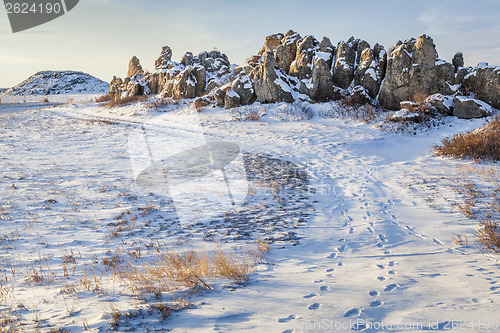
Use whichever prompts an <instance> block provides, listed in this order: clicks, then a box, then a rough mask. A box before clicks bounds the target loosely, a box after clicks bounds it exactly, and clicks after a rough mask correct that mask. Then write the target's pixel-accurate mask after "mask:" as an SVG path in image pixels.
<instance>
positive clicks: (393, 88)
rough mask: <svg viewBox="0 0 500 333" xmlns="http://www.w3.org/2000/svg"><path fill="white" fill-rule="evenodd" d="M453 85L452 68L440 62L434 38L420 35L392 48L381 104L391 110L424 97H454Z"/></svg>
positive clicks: (450, 65)
mask: <svg viewBox="0 0 500 333" xmlns="http://www.w3.org/2000/svg"><path fill="white" fill-rule="evenodd" d="M449 81H452V82H449ZM454 83H455V82H454V67H453V65H452V64H449V63H447V62H445V61H443V60H440V59H438V57H437V52H436V46H435V45H434V42H433V40H432V38H431V37H429V36H427V35H420V36H418V38H417V39H414V38H412V39H409V40H406V41H405V42H401V41H400V42H398V43H397V44H396V45H395V46H394V47H393V48H392V50H391V52H390V55H389V58H388V62H387V70H386V74H385V79H384V83H383V84H382V87H381V90H380V94H379V101H380V104H381V105H382V106H384V107H386V108H388V109H397V108H398V107H399V103H400V102H401V101H405V100H414V99H415V98H416V97H419V96H421V95H423V96H424V97H427V96H429V95H433V94H436V93H443V94H446V95H448V94H453V93H454V91H453V90H452V89H451V86H452V85H454Z"/></svg>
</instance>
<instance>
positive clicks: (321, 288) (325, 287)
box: [319, 286, 331, 291]
mask: <svg viewBox="0 0 500 333" xmlns="http://www.w3.org/2000/svg"><path fill="white" fill-rule="evenodd" d="M319 290H321V291H330V290H331V289H330V287H328V286H321V287H320V288H319Z"/></svg>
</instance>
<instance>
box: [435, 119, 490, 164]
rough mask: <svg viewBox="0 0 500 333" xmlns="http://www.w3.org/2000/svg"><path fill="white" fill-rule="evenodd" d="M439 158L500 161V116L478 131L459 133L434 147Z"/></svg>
mask: <svg viewBox="0 0 500 333" xmlns="http://www.w3.org/2000/svg"><path fill="white" fill-rule="evenodd" d="M434 152H435V153H436V155H438V156H450V157H453V158H460V159H465V158H469V159H472V160H475V161H479V160H490V161H499V160H500V116H496V117H495V118H493V120H492V121H491V122H490V123H489V124H487V125H485V126H483V127H482V128H479V129H477V130H473V131H468V132H465V133H459V134H456V135H454V136H452V137H448V138H445V139H443V140H442V144H441V145H440V146H436V147H434Z"/></svg>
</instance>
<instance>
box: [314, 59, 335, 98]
mask: <svg viewBox="0 0 500 333" xmlns="http://www.w3.org/2000/svg"><path fill="white" fill-rule="evenodd" d="M318 55H319V56H316V59H315V60H314V67H313V71H312V79H311V84H312V88H311V90H310V97H311V98H312V99H313V100H315V101H317V102H326V101H329V100H332V99H336V98H335V97H336V96H335V94H334V90H333V76H332V72H331V70H330V68H331V58H330V57H329V56H327V55H328V53H326V52H318ZM322 55H325V56H322Z"/></svg>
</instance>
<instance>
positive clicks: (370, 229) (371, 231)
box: [366, 227, 375, 234]
mask: <svg viewBox="0 0 500 333" xmlns="http://www.w3.org/2000/svg"><path fill="white" fill-rule="evenodd" d="M366 229H368V231H369V232H370V233H371V234H374V233H375V230H373V228H372V227H368V228H366Z"/></svg>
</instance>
